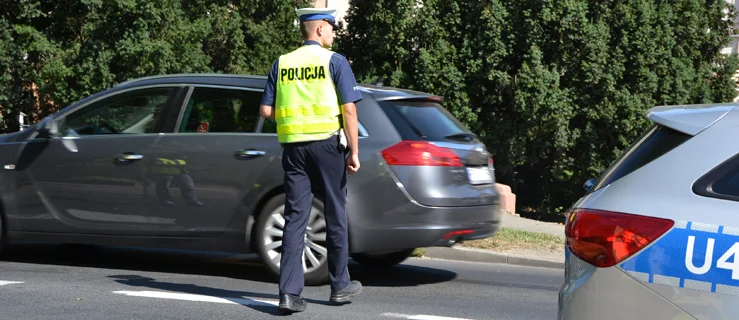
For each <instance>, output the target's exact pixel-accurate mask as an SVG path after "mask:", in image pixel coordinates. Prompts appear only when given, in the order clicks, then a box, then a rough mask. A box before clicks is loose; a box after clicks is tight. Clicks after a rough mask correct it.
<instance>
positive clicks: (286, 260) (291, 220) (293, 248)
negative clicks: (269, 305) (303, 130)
mask: <svg viewBox="0 0 739 320" xmlns="http://www.w3.org/2000/svg"><path fill="white" fill-rule="evenodd" d="M283 147H284V149H283V154H282V168H283V169H284V171H285V192H286V200H285V213H284V215H285V229H284V233H283V237H282V257H281V258H280V294H294V295H300V294H301V293H302V291H303V286H304V284H305V283H304V277H303V276H304V274H303V247H304V244H305V231H306V226H307V224H308V218H309V217H310V211H311V204H312V201H313V197H314V196H315V197H317V198H318V199H320V200H323V206H324V215H325V216H326V227H327V229H328V230H327V235H326V242H327V243H326V245H327V249H328V271H329V276H330V279H331V290H332V291H339V290H341V289H344V288H345V287H346V286H347V285H348V284H349V270H348V269H347V263H348V262H349V256H348V248H349V237H348V232H347V220H346V210H345V209H346V181H347V177H346V175H347V170H346V156H347V155H346V153H345V152H342V151H341V150H339V140H338V136H334V137H331V138H329V139H326V140H320V141H313V142H299V143H286V144H283Z"/></svg>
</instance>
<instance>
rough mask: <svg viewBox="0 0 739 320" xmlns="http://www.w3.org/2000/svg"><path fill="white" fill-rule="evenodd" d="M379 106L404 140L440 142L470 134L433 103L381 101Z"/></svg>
mask: <svg viewBox="0 0 739 320" xmlns="http://www.w3.org/2000/svg"><path fill="white" fill-rule="evenodd" d="M380 105H381V106H382V108H383V110H385V113H386V114H387V115H388V118H390V121H392V122H393V125H395V127H396V129H397V130H398V132H399V133H400V135H401V137H402V138H403V139H405V140H418V139H423V140H430V141H441V140H446V139H448V138H447V137H451V136H455V135H460V134H463V135H464V134H470V133H471V132H470V131H469V129H467V128H466V127H465V126H464V124H462V123H461V122H460V121H459V120H457V118H455V117H454V115H452V114H451V113H450V112H449V111H447V110H446V109H445V108H444V107H443V106H442V105H441V104H439V103H436V102H433V101H403V100H397V101H383V102H380Z"/></svg>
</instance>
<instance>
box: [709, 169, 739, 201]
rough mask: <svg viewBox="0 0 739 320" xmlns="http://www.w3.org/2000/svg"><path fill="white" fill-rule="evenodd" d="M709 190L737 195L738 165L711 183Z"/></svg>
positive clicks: (738, 184) (738, 188)
mask: <svg viewBox="0 0 739 320" xmlns="http://www.w3.org/2000/svg"><path fill="white" fill-rule="evenodd" d="M711 191H713V192H714V193H718V194H723V195H727V196H732V197H739V166H735V167H734V168H733V169H732V170H731V171H729V172H727V173H726V174H724V175H723V176H722V177H721V178H719V179H718V180H716V182H714V183H713V185H711Z"/></svg>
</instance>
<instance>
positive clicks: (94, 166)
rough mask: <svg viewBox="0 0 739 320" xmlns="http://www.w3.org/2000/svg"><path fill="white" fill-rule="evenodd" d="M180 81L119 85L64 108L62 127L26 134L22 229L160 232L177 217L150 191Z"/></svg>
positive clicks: (21, 163)
mask: <svg viewBox="0 0 739 320" xmlns="http://www.w3.org/2000/svg"><path fill="white" fill-rule="evenodd" d="M180 90H181V89H180V88H179V87H178V86H150V87H138V88H131V89H122V90H120V91H116V92H114V93H110V94H106V95H103V96H101V97H99V98H98V99H95V100H94V101H90V102H89V103H86V104H84V105H81V106H79V107H76V108H74V109H72V110H68V111H67V110H65V113H63V114H59V115H57V116H55V119H54V120H53V121H54V122H55V125H56V126H57V127H58V133H57V134H55V135H54V136H53V137H50V138H45V139H41V138H36V139H33V140H31V141H29V142H28V143H27V144H26V146H25V147H24V149H23V150H22V151H21V152H20V157H19V160H18V163H17V171H18V172H17V173H18V174H17V177H18V180H17V192H16V194H17V195H18V197H17V199H16V201H17V208H18V218H19V220H20V221H21V222H20V223H21V227H22V228H23V230H24V231H32V232H53V233H77V234H100V235H110V234H118V235H123V234H125V235H156V234H158V233H159V232H160V231H161V230H162V229H163V227H162V226H163V225H167V224H172V223H173V222H174V219H173V218H172V217H162V216H160V215H157V214H155V211H156V210H155V209H156V208H154V207H152V204H153V202H152V203H150V202H149V199H148V197H147V194H146V192H147V187H146V184H147V183H148V180H149V179H148V171H149V169H148V166H149V164H150V163H151V161H152V149H153V148H154V146H155V145H156V141H157V139H159V133H160V131H161V128H162V125H163V122H162V118H164V117H163V115H165V114H166V112H167V111H168V110H170V111H171V109H168V108H169V107H170V106H171V104H172V103H173V101H174V99H175V98H176V95H177V93H178V92H180Z"/></svg>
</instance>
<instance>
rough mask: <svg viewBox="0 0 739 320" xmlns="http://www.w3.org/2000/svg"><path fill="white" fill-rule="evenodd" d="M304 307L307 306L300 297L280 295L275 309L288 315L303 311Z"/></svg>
mask: <svg viewBox="0 0 739 320" xmlns="http://www.w3.org/2000/svg"><path fill="white" fill-rule="evenodd" d="M306 307H308V304H307V303H306V302H305V299H303V298H301V297H300V296H296V295H292V294H281V295H280V305H279V306H278V307H277V308H278V309H279V310H280V312H282V313H284V314H290V313H294V312H302V311H305V308H306Z"/></svg>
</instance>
